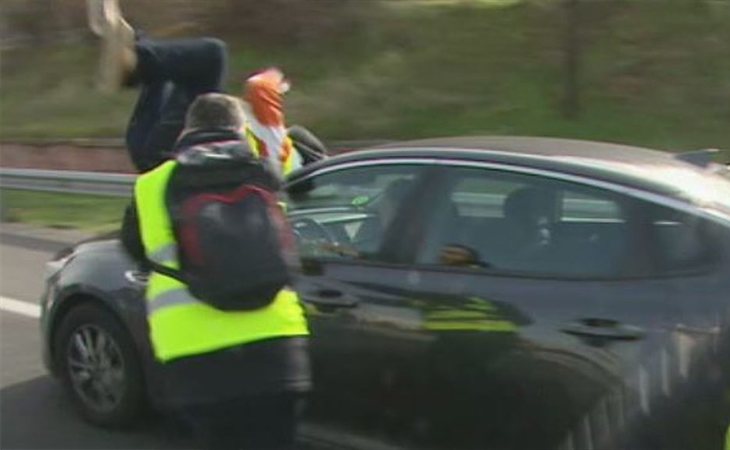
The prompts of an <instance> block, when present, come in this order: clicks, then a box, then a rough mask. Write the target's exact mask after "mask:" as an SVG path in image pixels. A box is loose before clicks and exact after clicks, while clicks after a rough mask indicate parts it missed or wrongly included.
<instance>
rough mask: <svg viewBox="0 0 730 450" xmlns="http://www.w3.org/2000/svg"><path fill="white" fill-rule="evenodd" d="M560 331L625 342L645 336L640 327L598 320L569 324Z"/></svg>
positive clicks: (585, 320) (578, 321) (589, 319)
mask: <svg viewBox="0 0 730 450" xmlns="http://www.w3.org/2000/svg"><path fill="white" fill-rule="evenodd" d="M561 331H563V332H564V333H568V334H572V335H575V336H583V337H589V338H599V339H614V340H627V341H630V340H636V339H641V338H643V337H644V335H645V334H646V333H645V331H644V330H643V329H642V328H640V327H637V326H634V325H627V324H623V323H621V322H618V321H616V320H612V319H599V318H584V319H579V320H576V321H574V322H570V323H569V324H567V325H565V326H564V327H563V328H562V329H561Z"/></svg>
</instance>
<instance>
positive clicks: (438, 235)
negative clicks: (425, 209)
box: [417, 168, 629, 277]
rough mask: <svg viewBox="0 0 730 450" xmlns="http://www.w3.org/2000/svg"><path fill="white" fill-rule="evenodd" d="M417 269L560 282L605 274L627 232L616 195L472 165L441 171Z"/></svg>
mask: <svg viewBox="0 0 730 450" xmlns="http://www.w3.org/2000/svg"><path fill="white" fill-rule="evenodd" d="M447 171H448V175H447V181H446V190H445V191H444V193H443V195H441V197H440V199H439V200H438V201H437V202H434V208H435V210H434V214H433V215H432V221H431V223H430V224H429V228H428V231H427V236H426V239H425V243H426V244H425V245H424V246H423V248H422V250H421V252H420V254H419V255H418V258H417V260H418V262H419V263H420V264H426V265H433V266H442V267H444V266H451V267H453V266H460V267H469V268H472V269H475V270H489V271H493V272H494V271H497V272H509V273H520V274H525V275H541V276H542V275H549V276H564V277H613V276H616V275H617V274H618V273H619V270H620V269H621V265H622V264H621V262H622V260H623V259H624V258H625V255H626V251H627V247H628V240H629V230H628V226H627V222H626V218H625V215H626V213H625V210H624V208H623V206H622V204H621V200H620V198H618V197H617V196H616V195H614V194H612V193H610V192H606V191H603V190H600V189H596V188H593V187H590V186H584V185H580V184H575V183H569V182H564V181H560V180H555V179H549V178H545V177H540V176H534V175H523V174H514V173H509V172H503V171H497V170H488V169H479V168H449V169H447Z"/></svg>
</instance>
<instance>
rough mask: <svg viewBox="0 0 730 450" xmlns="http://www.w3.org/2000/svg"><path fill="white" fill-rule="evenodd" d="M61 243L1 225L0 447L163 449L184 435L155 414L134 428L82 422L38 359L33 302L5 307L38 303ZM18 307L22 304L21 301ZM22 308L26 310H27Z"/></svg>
mask: <svg viewBox="0 0 730 450" xmlns="http://www.w3.org/2000/svg"><path fill="white" fill-rule="evenodd" d="M64 245H65V244H63V243H59V242H53V241H49V240H45V239H36V238H29V237H23V236H18V235H14V234H9V233H6V232H4V231H2V230H0V297H2V303H0V305H2V306H3V307H2V308H1V309H0V448H2V449H153V448H154V449H168V448H185V447H190V446H191V444H190V441H189V439H186V438H185V437H184V435H185V433H184V432H181V430H180V429H177V428H173V427H172V426H170V425H168V424H167V422H166V421H165V420H163V419H161V418H159V417H152V418H150V419H149V420H147V421H146V423H144V424H142V425H141V426H140V427H139V428H138V429H135V430H126V431H108V430H102V429H99V428H95V427H92V426H89V425H87V424H86V423H84V422H83V421H82V420H81V419H80V418H79V416H77V415H76V414H75V411H74V410H73V405H72V404H71V402H70V401H69V400H68V399H67V398H66V397H65V396H64V394H63V392H62V390H61V388H60V386H59V385H58V383H56V382H55V380H53V379H52V378H51V377H50V376H49V375H48V374H47V373H46V371H45V368H44V367H43V363H42V361H41V353H40V333H39V328H38V319H37V318H35V317H31V316H29V315H28V314H29V313H31V314H32V312H33V309H34V307H33V306H30V307H28V308H25V307H24V308H20V309H21V310H22V311H23V312H24V313H17V312H11V311H9V310H8V308H7V306H8V301H12V300H20V301H22V302H27V303H28V304H37V303H38V300H39V298H40V296H41V294H42V290H43V271H44V265H45V262H46V261H47V260H48V259H49V258H50V256H51V255H52V254H53V253H54V252H55V251H57V250H58V249H59V248H62V247H63V246H64ZM20 306H26V305H25V304H22V305H20ZM26 310H27V311H26Z"/></svg>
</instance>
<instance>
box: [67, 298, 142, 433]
mask: <svg viewBox="0 0 730 450" xmlns="http://www.w3.org/2000/svg"><path fill="white" fill-rule="evenodd" d="M54 355H55V358H56V365H57V367H58V368H59V369H60V370H59V372H60V374H61V379H62V381H63V384H64V387H65V388H66V391H67V392H68V393H69V395H70V396H71V398H72V399H73V401H74V403H75V405H76V406H77V408H78V409H79V411H80V412H81V415H82V416H83V417H84V418H85V419H86V420H87V421H89V422H91V423H94V424H96V425H101V426H107V427H123V426H128V425H131V424H132V423H133V422H134V421H135V419H138V418H139V417H140V414H141V413H142V412H143V411H144V408H145V395H144V393H145V389H144V377H143V374H142V370H141V366H140V361H139V358H138V356H137V352H136V349H135V347H134V343H133V342H132V339H131V337H130V336H129V333H128V332H127V331H126V330H125V329H124V327H123V326H122V325H121V323H120V322H119V320H117V318H116V317H114V316H113V315H112V314H111V313H110V312H108V311H107V310H105V309H104V308H102V307H100V306H98V305H94V304H91V303H85V304H82V305H79V306H77V307H74V308H73V309H72V310H71V311H69V312H68V313H67V314H66V316H65V317H64V318H63V321H62V322H61V324H60V327H59V328H58V332H57V333H56V335H55V339H54Z"/></svg>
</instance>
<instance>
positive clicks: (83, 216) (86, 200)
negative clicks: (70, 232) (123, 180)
mask: <svg viewBox="0 0 730 450" xmlns="http://www.w3.org/2000/svg"><path fill="white" fill-rule="evenodd" d="M0 204H1V205H2V209H3V214H4V219H5V220H6V221H10V222H22V223H27V224H33V225H38V226H42V227H48V228H73V229H80V230H84V231H89V232H104V231H111V230H114V229H116V228H119V224H120V223H121V219H122V216H123V214H124V209H125V207H126V206H127V205H128V204H129V199H125V198H117V197H101V196H96V195H76V194H56V193H46V192H31V191H20V190H11V189H2V190H0Z"/></svg>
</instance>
